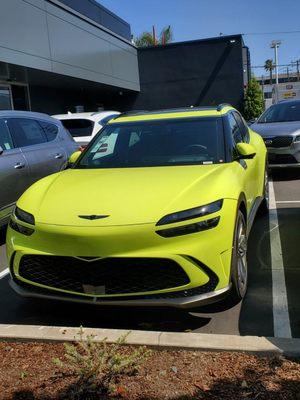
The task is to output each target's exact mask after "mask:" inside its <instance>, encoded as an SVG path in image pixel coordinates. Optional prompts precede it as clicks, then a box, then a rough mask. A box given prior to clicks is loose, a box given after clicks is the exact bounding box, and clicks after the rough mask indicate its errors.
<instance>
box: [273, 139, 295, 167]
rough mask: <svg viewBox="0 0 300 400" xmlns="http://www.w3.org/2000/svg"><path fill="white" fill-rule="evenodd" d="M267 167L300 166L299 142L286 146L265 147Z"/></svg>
mask: <svg viewBox="0 0 300 400" xmlns="http://www.w3.org/2000/svg"><path fill="white" fill-rule="evenodd" d="M267 150H268V161H269V168H298V167H300V143H299V142H297V143H294V142H293V143H292V144H291V145H290V146H288V147H278V148H274V147H267Z"/></svg>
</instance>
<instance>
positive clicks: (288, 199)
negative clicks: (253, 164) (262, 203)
mask: <svg viewBox="0 0 300 400" xmlns="http://www.w3.org/2000/svg"><path fill="white" fill-rule="evenodd" d="M270 189H271V192H270V194H271V208H272V210H271V211H270V216H269V217H268V216H265V217H257V218H256V221H255V224H254V226H253V228H252V231H251V234H250V238H249V251H248V265H249V289H248V293H247V296H246V298H245V299H244V301H243V302H242V303H240V304H237V305H235V306H232V305H231V304H229V302H228V301H227V302H226V301H225V302H223V303H222V304H219V305H214V306H207V307H203V308H201V309H197V310H193V312H186V311H179V310H174V309H160V308H159V309H150V308H99V307H98V306H97V307H95V306H83V305H77V304H68V303H58V302H46V301H42V302H41V301H28V300H24V299H22V298H20V297H18V296H17V295H16V294H15V293H14V292H13V291H12V289H11V288H10V286H9V284H8V281H9V276H8V274H7V269H6V267H7V266H6V261H5V246H4V245H2V246H0V303H1V307H0V323H2V324H31V325H36V324H38V325H56V326H80V325H83V326H89V327H99V328H126V329H145V330H161V331H197V332H202V333H224V334H241V335H257V336H276V337H298V338H299V337H300V296H299V284H300V257H299V243H300V170H290V171H288V170H280V171H276V172H273V173H272V182H271V184H270ZM3 243H4V234H3V233H2V236H1V244H3Z"/></svg>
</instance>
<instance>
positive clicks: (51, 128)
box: [39, 121, 58, 142]
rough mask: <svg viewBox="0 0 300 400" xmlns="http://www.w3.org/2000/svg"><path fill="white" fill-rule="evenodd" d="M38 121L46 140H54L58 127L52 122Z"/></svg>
mask: <svg viewBox="0 0 300 400" xmlns="http://www.w3.org/2000/svg"><path fill="white" fill-rule="evenodd" d="M39 123H40V125H41V126H42V128H43V129H44V132H45V135H46V137H47V141H48V142H52V140H55V139H56V137H57V134H58V127H57V126H56V125H54V124H50V123H49V122H43V121H39Z"/></svg>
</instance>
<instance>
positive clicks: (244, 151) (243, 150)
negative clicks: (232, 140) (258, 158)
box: [236, 143, 256, 160]
mask: <svg viewBox="0 0 300 400" xmlns="http://www.w3.org/2000/svg"><path fill="white" fill-rule="evenodd" d="M236 150H237V152H238V156H237V159H238V160H239V159H251V158H253V157H255V155H256V151H255V148H254V147H253V146H252V144H249V143H237V145H236Z"/></svg>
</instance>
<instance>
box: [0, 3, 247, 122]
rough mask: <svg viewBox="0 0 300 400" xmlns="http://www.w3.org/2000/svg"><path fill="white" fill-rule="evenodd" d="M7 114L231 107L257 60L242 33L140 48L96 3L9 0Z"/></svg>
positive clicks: (5, 17) (4, 39)
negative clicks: (226, 104)
mask: <svg viewBox="0 0 300 400" xmlns="http://www.w3.org/2000/svg"><path fill="white" fill-rule="evenodd" d="M0 7H1V8H0V10H1V13H0V22H1V23H0V109H2V110H3V109H15V110H32V111H40V112H46V113H49V114H55V113H64V112H67V111H72V112H74V111H76V110H82V109H84V110H85V111H94V110H98V109H101V108H104V109H119V110H121V111H125V110H131V109H149V110H150V109H157V108H168V107H182V106H197V105H204V104H205V105H214V104H218V103H221V102H230V103H231V104H233V105H234V106H236V107H241V104H242V99H243V94H244V88H245V86H246V85H247V82H248V80H249V77H250V58H249V51H248V48H247V47H245V45H244V43H243V39H242V36H241V35H234V36H220V37H217V38H211V39H203V40H196V41H190V42H181V43H172V44H168V45H165V46H156V47H150V48H144V49H137V48H136V47H135V46H134V45H133V44H132V41H131V28H130V25H129V24H128V23H127V22H125V21H124V20H122V19H121V18H120V17H118V16H117V15H115V14H114V13H112V12H111V11H109V10H108V9H106V8H104V7H103V6H101V5H100V4H99V3H98V2H96V1H95V0H1V4H0Z"/></svg>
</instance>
